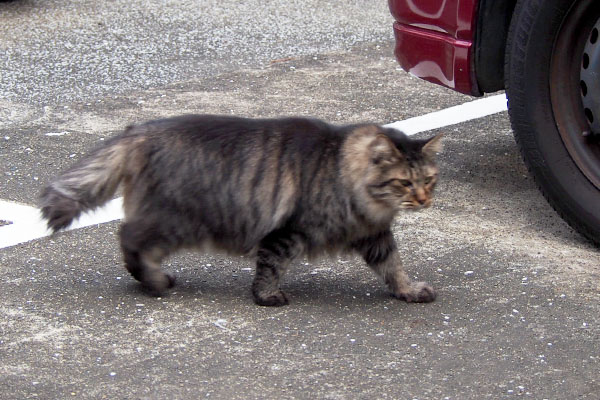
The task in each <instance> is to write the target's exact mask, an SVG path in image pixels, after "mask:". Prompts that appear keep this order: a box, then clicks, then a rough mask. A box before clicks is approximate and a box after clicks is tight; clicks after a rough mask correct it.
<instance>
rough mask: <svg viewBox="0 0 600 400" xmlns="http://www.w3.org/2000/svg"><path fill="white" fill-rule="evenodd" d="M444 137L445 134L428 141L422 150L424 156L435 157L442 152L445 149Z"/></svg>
mask: <svg viewBox="0 0 600 400" xmlns="http://www.w3.org/2000/svg"><path fill="white" fill-rule="evenodd" d="M442 137H444V134H443V133H440V134H439V135H436V136H434V137H432V138H431V139H429V140H427V141H426V142H425V144H424V145H423V148H422V149H421V151H422V152H423V154H425V155H427V156H429V157H433V156H435V155H436V154H437V153H439V152H441V151H442V149H443V148H444V146H443V144H442Z"/></svg>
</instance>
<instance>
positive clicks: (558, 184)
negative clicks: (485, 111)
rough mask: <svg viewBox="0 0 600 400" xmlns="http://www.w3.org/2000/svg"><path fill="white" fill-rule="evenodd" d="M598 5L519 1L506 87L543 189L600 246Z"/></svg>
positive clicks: (582, 0) (579, 0) (575, 0)
mask: <svg viewBox="0 0 600 400" xmlns="http://www.w3.org/2000/svg"><path fill="white" fill-rule="evenodd" d="M599 33H600V2H597V1H590V0H551V1H550V0H519V1H518V2H517V5H516V7H515V11H514V14H513V18H512V21H511V26H510V30H509V34H508V41H507V49H506V63H505V85H506V94H507V97H508V109H509V115H510V120H511V124H512V127H513V131H514V134H515V139H516V141H517V144H518V146H519V148H520V150H521V153H522V155H523V158H524V160H525V163H526V165H527V167H528V168H529V170H530V172H531V173H532V175H533V177H534V179H535V181H536V182H537V184H538V186H539V187H540V190H541V191H542V193H543V194H544V196H545V197H546V199H547V200H548V202H549V203H550V204H551V205H552V206H553V207H554V209H555V210H556V211H557V212H558V213H559V214H560V215H561V216H562V217H563V218H564V219H565V220H566V221H567V222H568V223H569V224H570V225H571V226H572V227H574V228H575V229H576V230H578V231H579V232H581V233H582V234H583V235H585V236H586V237H587V238H589V239H590V240H592V241H593V242H594V243H596V244H597V245H600V79H599V78H598V75H597V74H599V73H600V38H599Z"/></svg>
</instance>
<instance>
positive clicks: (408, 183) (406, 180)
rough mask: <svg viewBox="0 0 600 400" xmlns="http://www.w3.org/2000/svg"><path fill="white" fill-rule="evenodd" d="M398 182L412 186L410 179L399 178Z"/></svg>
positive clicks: (405, 185)
mask: <svg viewBox="0 0 600 400" xmlns="http://www.w3.org/2000/svg"><path fill="white" fill-rule="evenodd" d="M398 182H400V184H401V185H402V186H404V187H411V186H412V182H411V181H409V180H408V179H398Z"/></svg>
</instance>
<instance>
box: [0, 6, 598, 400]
mask: <svg viewBox="0 0 600 400" xmlns="http://www.w3.org/2000/svg"><path fill="white" fill-rule="evenodd" d="M324 3H326V4H324ZM385 3H386V2H384V1H382V2H372V1H368V0H362V1H360V0H353V1H344V2H341V1H340V2H322V1H317V0H308V1H285V2H284V1H261V2H259V1H247V2H235V1H230V0H229V1H204V0H203V1H198V2H194V1H189V0H187V1H186V0H171V1H168V0H163V1H158V0H156V1H149V0H146V1H142V0H134V1H116V0H115V1H100V2H96V1H93V0H79V1H66V0H64V1H59V0H48V1H41V0H40V1H34V0H29V1H26V0H16V1H11V2H0V74H1V75H0V82H1V84H0V172H1V173H0V201H12V202H17V203H19V204H23V205H28V206H35V205H36V202H37V196H38V194H39V192H40V190H41V188H42V186H43V185H44V184H45V183H46V182H48V180H50V179H51V178H52V177H53V176H55V175H56V174H58V173H59V172H60V171H61V170H63V169H64V168H66V167H67V166H69V165H70V164H72V163H73V161H74V160H76V159H77V158H78V157H80V156H81V155H83V154H84V153H85V152H86V151H88V150H90V149H91V148H92V147H94V146H95V145H96V144H97V143H99V142H101V141H102V140H104V139H105V138H108V137H110V136H112V135H114V134H115V133H117V132H118V131H120V130H121V129H123V127H125V126H126V125H127V124H129V123H132V122H140V121H143V120H147V119H151V118H159V117H165V116H170V115H176V114H182V113H222V114H223V113H224V114H236V115H244V116H279V115H309V116H315V117H319V118H323V119H325V120H328V121H331V122H337V123H353V122H364V121H371V122H378V123H389V122H393V121H397V120H405V119H408V118H411V117H417V116H421V115H426V114H428V113H431V112H434V111H437V110H442V109H445V108H448V107H451V106H454V105H457V104H462V103H465V102H468V101H471V100H473V99H471V98H469V97H467V96H463V95H460V94H456V93H454V92H451V91H449V90H446V89H443V88H440V87H437V86H435V85H431V84H428V83H425V82H422V81H420V80H417V79H415V78H413V77H411V76H410V75H408V74H406V73H405V72H403V71H401V70H400V69H399V68H398V65H397V63H396V61H395V60H394V58H393V56H392V49H393V42H392V31H391V17H390V16H389V14H388V11H387V8H386V7H387V5H386V4H385ZM440 132H444V133H445V134H446V137H445V148H444V152H443V153H442V154H441V155H440V157H439V158H440V161H439V163H440V167H441V181H440V184H439V186H438V189H437V192H436V193H437V195H436V199H435V202H434V204H433V206H432V207H431V208H429V209H427V210H424V211H421V212H417V213H414V212H405V213H402V214H400V215H399V216H398V218H397V220H396V223H395V225H394V233H395V235H396V238H397V240H398V243H399V246H400V248H401V252H402V254H403V258H404V260H405V265H406V268H407V270H408V271H409V274H410V275H411V276H413V277H415V278H416V279H419V280H426V281H428V282H430V283H431V284H432V285H433V286H434V287H435V288H436V289H437V290H438V298H437V300H436V301H435V302H434V303H430V304H406V303H404V302H401V301H398V300H395V299H393V298H391V297H390V296H389V295H388V294H387V292H386V290H385V287H384V285H383V284H382V283H381V282H380V281H378V279H377V278H376V277H375V275H374V274H372V273H371V271H369V269H368V268H366V267H365V266H364V264H363V263H362V262H361V261H360V260H359V259H358V258H355V257H353V256H341V257H336V258H330V259H323V260H317V261H311V262H309V261H307V260H300V261H298V262H296V263H294V264H293V265H292V267H291V268H290V271H289V273H288V275H287V276H286V279H285V282H284V284H283V289H284V290H285V291H286V293H287V294H288V295H289V298H290V305H289V306H286V307H282V308H276V309H274V308H264V307H259V306H256V305H255V304H254V303H253V301H252V296H251V294H250V283H251V280H252V276H253V260H251V259H248V258H232V257H227V256H222V255H211V254H201V253H197V252H196V253H194V252H185V253H181V254H178V255H175V256H173V257H171V258H170V259H169V260H168V261H167V262H166V263H165V265H164V268H165V269H167V270H170V271H172V272H173V273H174V274H175V275H176V276H177V279H178V281H177V283H178V284H177V286H176V287H175V288H174V289H173V290H172V291H171V292H169V293H168V295H166V296H164V297H162V298H151V297H147V296H145V295H144V294H143V293H142V291H141V290H140V289H139V286H138V285H137V283H136V282H135V281H134V280H133V279H132V278H131V277H130V276H129V275H128V273H127V272H126V271H125V270H124V268H123V266H122V261H121V255H120V251H119V246H118V240H117V232H118V222H110V223H105V224H98V225H93V226H89V227H86V228H83V229H77V230H73V231H69V232H64V233H59V234H57V235H54V236H50V237H45V238H41V239H37V240H32V241H28V242H25V243H21V244H18V245H14V246H10V247H5V248H1V249H0V271H1V272H2V277H1V278H0V293H2V295H3V296H2V297H3V298H2V302H1V303H0V398H2V399H31V398H40V399H66V398H73V399H103V398H105V399H153V400H154V399H199V398H217V399H221V398H226V399H271V398H284V399H304V398H306V399H309V398H310V399H314V398H318V399H363V398H376V399H500V398H512V397H515V396H521V397H525V398H531V399H544V398H546V399H574V398H581V399H598V398H600V378H599V376H600V346H599V345H598V343H599V342H600V306H599V300H600V263H599V258H598V256H599V252H598V249H597V248H595V247H593V246H592V245H591V244H590V243H589V242H587V241H586V240H585V239H583V238H582V237H581V236H580V235H578V234H577V233H576V232H575V231H573V230H572V229H571V228H570V227H568V226H567V225H566V224H565V223H564V222H563V221H562V220H561V219H560V218H559V217H558V216H557V215H556V213H555V212H554V211H553V210H552V209H551V207H550V206H548V204H547V203H546V201H545V200H544V198H543V197H542V195H541V194H540V193H539V192H538V190H537V188H536V186H535V183H534V182H533V181H532V179H531V178H530V177H529V175H528V173H527V170H526V168H525V167H524V165H523V163H522V161H521V158H520V155H519V153H518V150H517V148H516V145H515V143H514V140H513V137H512V132H511V129H510V123H509V121H508V116H507V113H506V112H503V113H498V114H494V115H492V116H487V117H484V118H479V119H474V120H471V121H468V122H464V123H461V124H458V125H452V126H447V127H443V128H440V129H437V130H434V131H428V132H423V133H419V134H418V135H419V136H422V137H425V136H430V135H434V134H437V133H440ZM15 223H16V222H15V221H11V216H10V215H3V214H2V212H1V210H0V231H1V230H2V229H4V228H6V227H8V226H11V225H13V224H15Z"/></svg>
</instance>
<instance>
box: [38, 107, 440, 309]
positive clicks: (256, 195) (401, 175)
mask: <svg viewBox="0 0 600 400" xmlns="http://www.w3.org/2000/svg"><path fill="white" fill-rule="evenodd" d="M439 150H440V140H439V136H437V137H434V138H432V139H430V140H428V141H420V140H413V139H410V138H408V137H406V136H405V135H404V134H402V133H401V132H399V131H396V130H392V129H385V128H382V127H380V126H378V125H373V124H362V125H350V126H335V125H330V124H327V123H325V122H323V121H320V120H316V119H307V118H282V119H246V118H239V117H230V116H215V115H188V116H181V117H174V118H169V119H163V120H156V121H150V122H147V123H144V124H141V125H134V126H130V127H128V128H127V129H126V130H125V132H123V133H122V134H121V135H119V136H117V137H114V138H112V139H111V140H109V141H107V142H106V143H105V144H104V145H103V146H102V147H100V148H98V149H96V150H95V151H93V152H92V153H90V154H89V155H88V156H86V157H84V158H83V159H82V160H80V161H79V162H78V163H76V164H75V165H74V166H73V167H72V168H70V169H69V170H67V171H66V172H65V173H64V174H62V175H61V176H59V177H58V178H57V179H56V180H55V181H53V182H52V183H50V184H49V185H48V186H47V187H46V188H45V189H44V191H43V193H42V196H41V202H42V213H43V215H44V217H45V218H46V219H47V220H48V226H49V227H50V228H51V229H53V230H54V231H57V230H60V229H62V228H65V227H67V226H68V225H69V224H70V223H71V222H72V220H73V219H75V218H76V217H77V216H79V214H80V213H81V212H82V211H86V210H91V209H93V208H96V207H98V206H100V205H102V204H103V203H105V202H106V201H108V200H109V199H110V198H111V196H113V195H114V193H115V191H116V190H117V188H118V187H119V186H122V188H123V194H124V208H125V220H124V222H123V225H122V227H121V232H120V236H121V247H122V250H123V254H124V260H125V265H126V268H127V269H128V270H129V271H130V272H131V274H132V275H133V277H134V278H136V279H138V280H139V281H141V282H142V284H143V285H144V287H145V288H146V289H147V290H148V291H149V292H150V293H152V294H155V295H158V294H160V293H162V292H164V290H165V289H167V288H168V287H171V286H172V285H173V283H174V279H173V278H172V277H171V276H169V275H167V274H165V273H164V272H162V271H161V269H160V264H161V260H162V259H163V258H164V257H166V256H167V255H168V254H170V253H172V252H174V251H176V250H177V249H180V248H206V245H209V246H211V247H216V248H217V249H219V250H224V251H226V252H229V253H233V254H254V255H256V257H257V270H256V276H255V280H254V283H253V287H252V292H253V294H254V298H255V300H256V302H257V303H258V304H262V305H283V304H286V303H287V297H286V296H285V295H284V294H283V292H282V291H281V289H280V288H279V282H280V279H281V277H282V276H283V274H284V273H285V271H286V269H287V265H288V264H289V263H290V262H291V261H292V260H293V259H295V258H297V257H299V256H301V255H309V256H314V255H319V254H322V253H324V252H332V251H348V250H354V251H357V252H358V253H360V254H361V255H362V256H363V257H364V258H365V260H366V262H367V264H368V265H369V266H371V267H372V268H373V270H374V271H375V272H377V273H378V274H379V275H380V276H382V278H383V279H384V280H385V281H386V283H387V284H388V286H389V288H390V290H391V291H392V293H393V294H394V295H395V296H397V297H399V298H403V299H405V300H407V301H431V300H433V299H434V298H435V292H434V291H433V289H431V287H429V286H428V285H426V284H424V283H418V284H414V283H412V282H410V281H409V280H408V277H407V276H406V274H405V273H404V272H403V270H402V266H401V263H400V261H399V259H398V256H397V252H396V245H395V242H394V240H393V237H392V236H391V233H390V225H391V223H392V220H393V217H394V215H395V214H396V213H397V212H398V211H399V210H400V209H417V208H421V207H427V206H429V205H430V204H431V199H432V193H433V188H434V186H435V182H436V180H437V171H438V170H437V167H436V165H435V162H434V155H435V153H436V152H437V151H439Z"/></svg>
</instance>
